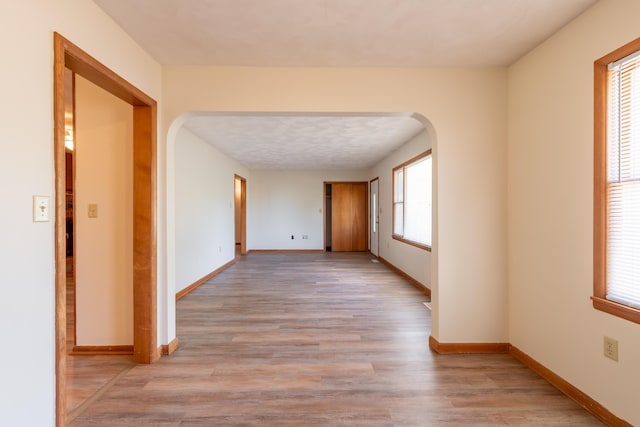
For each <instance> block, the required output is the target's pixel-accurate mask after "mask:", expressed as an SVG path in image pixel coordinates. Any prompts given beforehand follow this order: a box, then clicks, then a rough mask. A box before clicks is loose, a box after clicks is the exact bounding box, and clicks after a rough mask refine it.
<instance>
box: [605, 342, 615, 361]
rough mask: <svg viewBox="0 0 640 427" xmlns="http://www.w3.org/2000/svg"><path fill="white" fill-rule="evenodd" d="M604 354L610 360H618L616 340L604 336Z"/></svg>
mask: <svg viewBox="0 0 640 427" xmlns="http://www.w3.org/2000/svg"><path fill="white" fill-rule="evenodd" d="M604 356H605V357H608V358H609V359H611V360H615V361H616V362H617V361H618V341H617V340H614V339H613V338H610V337H607V336H605V337H604Z"/></svg>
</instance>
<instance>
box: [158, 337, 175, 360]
mask: <svg viewBox="0 0 640 427" xmlns="http://www.w3.org/2000/svg"><path fill="white" fill-rule="evenodd" d="M177 349H178V337H175V338H174V339H173V340H171V342H170V343H169V344H166V345H161V346H160V352H161V353H162V355H163V356H169V355H170V354H171V353H173V352H174V351H176V350H177Z"/></svg>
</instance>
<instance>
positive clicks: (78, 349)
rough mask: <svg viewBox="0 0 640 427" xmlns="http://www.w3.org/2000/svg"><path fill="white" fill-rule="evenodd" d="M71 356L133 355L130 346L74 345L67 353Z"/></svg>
mask: <svg viewBox="0 0 640 427" xmlns="http://www.w3.org/2000/svg"><path fill="white" fill-rule="evenodd" d="M69 354H71V355H73V356H81V355H84V356H89V355H92V356H94V355H100V354H112V355H129V354H133V346H132V345H74V346H73V349H72V350H71V352H70V353H69Z"/></svg>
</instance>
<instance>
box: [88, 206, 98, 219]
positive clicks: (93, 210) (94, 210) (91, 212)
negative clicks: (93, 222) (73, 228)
mask: <svg viewBox="0 0 640 427" xmlns="http://www.w3.org/2000/svg"><path fill="white" fill-rule="evenodd" d="M87 216H88V217H89V218H98V204H97V203H89V207H88V209H87Z"/></svg>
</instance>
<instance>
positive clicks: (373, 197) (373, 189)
mask: <svg viewBox="0 0 640 427" xmlns="http://www.w3.org/2000/svg"><path fill="white" fill-rule="evenodd" d="M378 181H379V180H378V178H377V177H376V178H374V179H372V180H371V182H370V184H369V194H370V196H369V200H370V201H371V206H370V210H369V212H370V215H371V253H372V254H373V255H375V256H378V253H379V249H378V247H379V238H378V236H379V233H378V228H379V226H380V221H379V217H378V215H379V214H380V208H379V206H378V205H379V204H380V201H379V200H378Z"/></svg>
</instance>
